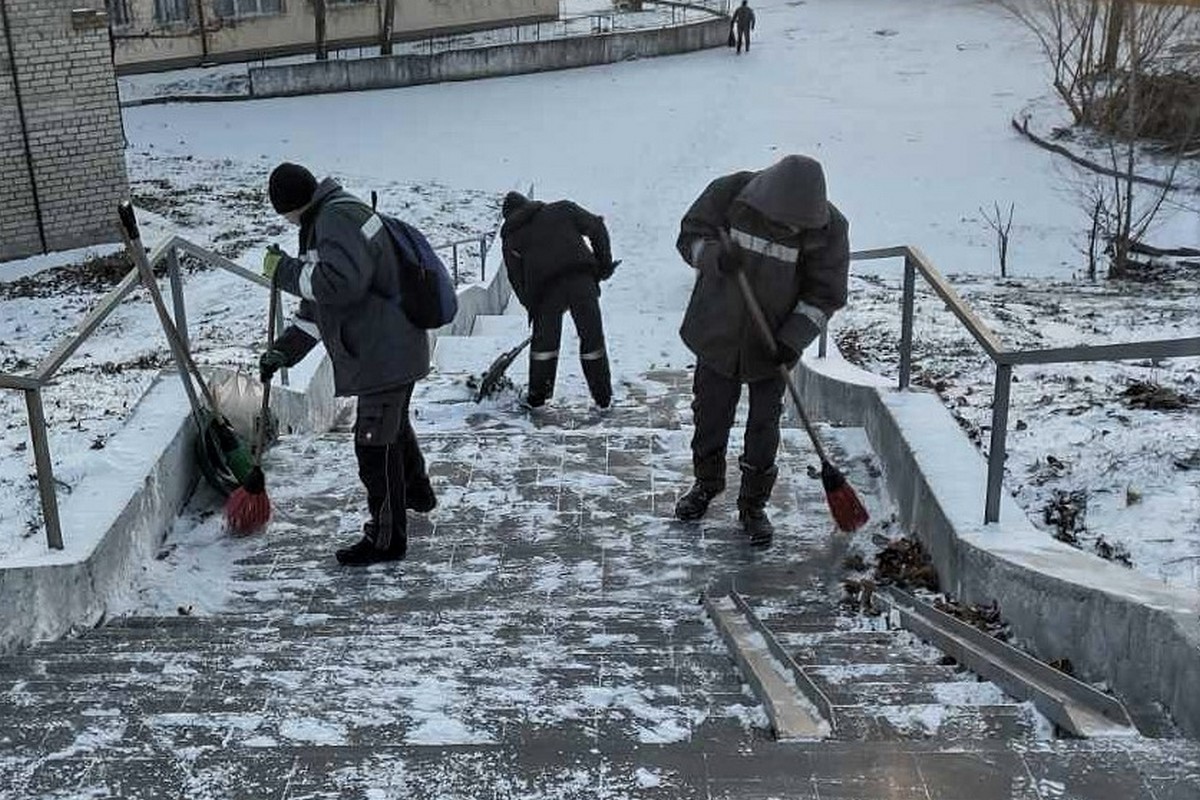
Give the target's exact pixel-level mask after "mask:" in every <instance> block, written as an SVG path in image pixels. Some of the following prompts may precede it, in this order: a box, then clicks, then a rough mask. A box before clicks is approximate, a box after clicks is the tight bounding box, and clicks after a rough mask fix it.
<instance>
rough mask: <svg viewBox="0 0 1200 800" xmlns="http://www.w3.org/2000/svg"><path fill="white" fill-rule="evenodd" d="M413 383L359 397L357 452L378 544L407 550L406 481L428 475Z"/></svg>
mask: <svg viewBox="0 0 1200 800" xmlns="http://www.w3.org/2000/svg"><path fill="white" fill-rule="evenodd" d="M412 392H413V385H412V384H411V383H410V384H408V385H406V386H403V387H401V388H399V389H395V390H393V391H388V392H380V393H378V394H367V395H362V396H360V397H359V398H358V418H357V419H356V420H355V422H354V454H355V455H356V456H358V477H359V478H360V479H361V480H362V482H363V486H365V487H367V509H368V510H369V511H370V513H371V521H372V522H374V523H375V526H374V536H375V541H374V544H375V547H376V548H377V549H379V550H393V551H394V550H403V549H404V548H405V547H406V546H407V544H408V517H407V514H406V512H405V495H406V488H405V487H406V485H407V484H408V483H415V482H416V481H420V480H423V479H425V457H424V456H423V455H421V447H420V445H418V444H417V434H416V432H415V431H414V430H413V427H412V422H410V421H409V418H408V404H409V401H410V400H411V399H412Z"/></svg>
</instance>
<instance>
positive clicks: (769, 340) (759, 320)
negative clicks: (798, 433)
mask: <svg viewBox="0 0 1200 800" xmlns="http://www.w3.org/2000/svg"><path fill="white" fill-rule="evenodd" d="M720 236H721V247H723V248H725V250H726V252H728V253H733V252H735V251H734V244H733V240H732V239H730V238H729V233H728V231H726V230H725V229H723V228H722V229H721V230H720ZM735 273H736V275H737V282H738V286H739V287H741V290H742V298H743V299H744V300H745V301H746V308H747V309H749V311H750V316H751V317H753V318H754V324H755V327H757V328H758V332H759V334H760V335H761V336H762V339H763V343H764V344H765V345H766V346H767V349H768V351H769V352H770V354H771V357H772V358H774V357H775V355H776V354H777V353H778V352H779V345H778V344H776V342H775V334H774V333H772V332H771V324H770V323H769V322H767V315H766V314H764V313H763V310H762V306H761V305H759V303H758V298H757V297H755V296H754V289H753V288H752V287H751V286H750V279H749V278H747V277H746V273H745V272H743V271H742V265H741V263H740V262H739V263H738V265H737V268H736V270H735ZM779 375H780V376H781V377H782V378H783V381H784V383H785V384H786V385H787V388H788V391H789V392H790V393H791V395H792V403H794V404H795V406H796V413H798V414H799V415H800V422H801V423H803V424H804V430H805V431H807V433H808V438H809V439H812V443H813V449H815V450H816V451H817V457H818V458H820V459H821V463H828V461H829V458H828V456H826V455H825V447H824V446H823V445H822V444H821V440H820V439H819V438H817V431H816V429H815V428H813V424H812V420H810V419H809V418H808V414H807V413H806V412H805V411H804V405H803V403H802V401H801V399H800V391H799V389H797V388H796V381H795V380H793V379H792V373H791V370H789V369H788V368H787V367H786V366H784V365H783V364H780V365H779Z"/></svg>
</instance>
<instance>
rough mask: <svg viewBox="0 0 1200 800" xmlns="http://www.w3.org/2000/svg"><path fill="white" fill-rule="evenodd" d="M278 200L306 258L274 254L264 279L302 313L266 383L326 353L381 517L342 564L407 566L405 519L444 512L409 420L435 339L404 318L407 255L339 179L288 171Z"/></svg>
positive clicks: (273, 358)
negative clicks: (352, 400) (351, 410)
mask: <svg viewBox="0 0 1200 800" xmlns="http://www.w3.org/2000/svg"><path fill="white" fill-rule="evenodd" d="M269 195H270V198H271V204H272V206H274V208H275V210H276V211H278V212H279V213H280V214H282V215H284V217H286V218H287V220H288V221H289V222H291V223H293V224H295V225H299V226H300V257H299V258H293V257H292V256H289V255H287V254H286V253H284V252H283V251H282V250H280V249H278V248H276V247H272V248H270V249H269V250H268V251H267V254H266V256H265V257H264V258H263V275H265V276H266V277H268V278H270V279H272V280H273V281H274V282H275V283H276V285H277V286H279V288H281V289H282V290H283V291H286V292H289V293H290V294H294V295H298V296H299V297H300V298H301V301H300V307H299V309H298V311H297V313H296V316H295V319H294V320H293V322H292V324H291V325H290V326H289V327H288V328H287V329H286V330H285V331H284V332H283V334H282V335H280V336H279V337H278V339H277V340H276V341H275V343H274V345H273V346H272V348H271V349H270V350H268V351H267V352H266V353H264V354H263V355H262V357H261V358H260V360H259V368H260V373H261V377H262V379H263V381H264V382H266V381H269V380H270V379H271V375H273V374H274V373H275V371H276V370H278V369H280V368H281V367H289V366H292V365H294V364H296V363H298V362H299V361H300V360H301V359H302V358H304V356H305V355H306V354H307V353H308V352H309V351H310V350H312V348H313V347H314V346H316V344H317V342H318V341H322V342H324V343H325V348H326V350H327V351H328V353H329V357H330V359H331V360H332V362H333V379H334V391H335V393H336V394H337V395H338V396H341V397H344V396H356V397H357V398H358V414H357V419H356V421H355V423H354V452H355V455H356V456H357V458H358V474H359V477H360V479H361V480H362V482H363V485H364V486H366V489H367V508H368V511H369V513H370V519H369V521H368V522H366V523H365V524H364V526H363V537H362V539H361V541H359V542H357V543H356V544H354V545H352V546H351V547H347V548H343V549H340V550H338V551H337V553H336V556H337V560H338V562H340V563H342V564H348V565H367V564H373V563H375V562H378V561H396V560H399V559H402V558H404V555H405V553H406V551H407V548H408V524H407V523H408V520H407V514H406V509H413V510H415V511H421V512H425V511H430V510H432V509H433V507H434V506H435V505H436V503H437V500H436V498H435V496H434V494H433V487H432V486H431V485H430V482H429V476H428V474H427V473H426V471H425V459H424V457H423V456H422V455H421V449H420V446H419V445H418V443H417V437H416V433H415V432H414V431H413V427H412V423H411V422H410V421H409V415H408V410H409V401H410V400H411V398H412V393H413V385H414V384H415V383H416V382H417V381H418V380H420V379H421V378H423V377H425V375H426V374H428V372H429V339H428V336H427V335H426V333H425V331H423V330H420V329H419V328H417V327H415V326H414V325H413V324H412V323H411V322H409V320H408V318H407V317H406V316H405V315H404V312H403V311H402V310H401V308H400V300H399V268H400V265H399V261H398V258H397V255H396V250H395V247H394V245H393V244H392V241H391V239H390V238H389V236H388V233H387V231H386V230H384V228H383V225H382V223H381V222H380V220H379V218H378V217H377V216H376V215H375V213H374V211H373V210H372V209H371V207H370V206H369V205H366V204H365V203H363V202H362V201H361V200H359V199H358V198H356V197H354V196H353V195H351V194H349V193H347V192H346V191H344V190H343V189H342V188H341V186H339V185H338V183H337V181H335V180H333V179H332V178H326V179H325V180H323V181H321V183H320V184H318V183H317V181H316V179H315V178H314V177H313V175H312V173H310V172H309V171H308V170H307V169H305V168H304V167H301V166H299V165H297V164H289V163H283V164H280V165H279V166H278V167H276V168H275V170H274V171H273V172H272V173H271V178H270V183H269Z"/></svg>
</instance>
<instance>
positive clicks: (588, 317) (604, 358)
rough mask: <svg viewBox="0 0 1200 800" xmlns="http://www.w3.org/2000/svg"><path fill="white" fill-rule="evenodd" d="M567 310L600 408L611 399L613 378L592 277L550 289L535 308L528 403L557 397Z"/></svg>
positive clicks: (566, 280) (564, 280)
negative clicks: (560, 347)
mask: <svg viewBox="0 0 1200 800" xmlns="http://www.w3.org/2000/svg"><path fill="white" fill-rule="evenodd" d="M567 311H570V312H571V319H573V320H574V321H575V332H576V333H578V334H579V361H580V365H581V366H582V367H583V377H584V378H585V379H586V380H587V385H588V391H590V392H591V394H592V399H594V400H595V401H596V403H597V405H600V406H607V405H608V403H609V401H610V400H611V399H612V377H611V375H610V373H609V367H608V352H607V351H606V350H605V348H604V322H603V321H602V320H601V319H600V287H599V286H598V285H597V284H596V279H595V278H593V277H592V276H590V275H586V274H581V275H571V276H568V277H565V278H561V279H560V280H558V281H556V282H555V283H554V284H553V285H552V286H550V287H549V288H548V289H547V290H546V292H545V294H544V295H543V296H542V299H541V301H540V302H539V303H538V305H537V308H535V309H533V313H532V317H533V341H532V342H531V343H530V347H529V402H530V404H531V405H539V404H540V403H542V402H545V401H546V400H548V399H549V398H550V397H552V396H553V395H554V379H555V375H556V374H557V373H558V349H559V345H560V344H561V343H562V318H563V314H564V313H565V312H567Z"/></svg>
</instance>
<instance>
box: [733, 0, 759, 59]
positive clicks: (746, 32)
mask: <svg viewBox="0 0 1200 800" xmlns="http://www.w3.org/2000/svg"><path fill="white" fill-rule="evenodd" d="M731 24H732V25H733V28H734V30H735V31H736V32H737V53H738V54H740V53H741V52H742V43H743V42H744V43H745V45H746V52H747V53H749V52H750V31H752V30H754V9H752V8H750V4H749V0H742V4H741V5H740V6H738V7H737V10H735V11H734V12H733V21H732V23H731Z"/></svg>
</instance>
